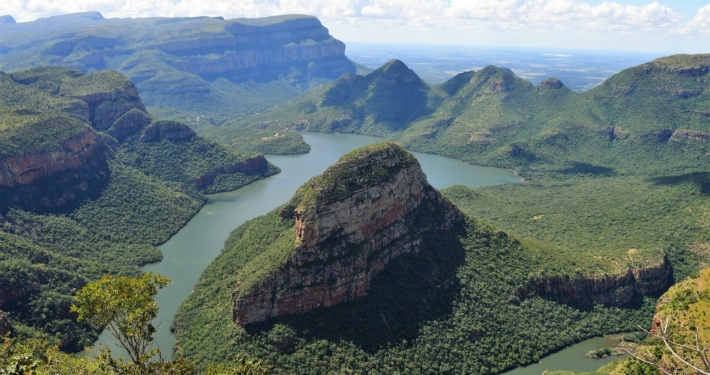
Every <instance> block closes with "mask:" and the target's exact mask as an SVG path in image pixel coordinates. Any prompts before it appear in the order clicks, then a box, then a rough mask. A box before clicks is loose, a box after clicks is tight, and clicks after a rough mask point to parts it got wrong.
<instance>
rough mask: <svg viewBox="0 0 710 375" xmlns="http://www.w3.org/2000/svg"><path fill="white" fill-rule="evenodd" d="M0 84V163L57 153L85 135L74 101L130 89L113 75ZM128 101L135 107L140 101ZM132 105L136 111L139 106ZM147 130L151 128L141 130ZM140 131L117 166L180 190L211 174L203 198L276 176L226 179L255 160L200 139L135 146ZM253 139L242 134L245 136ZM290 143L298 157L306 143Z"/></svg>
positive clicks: (67, 73) (17, 76) (31, 75)
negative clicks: (4, 159) (12, 157)
mask: <svg viewBox="0 0 710 375" xmlns="http://www.w3.org/2000/svg"><path fill="white" fill-rule="evenodd" d="M0 80H2V82H3V84H2V85H0V92H1V93H2V94H3V95H2V97H1V98H0V157H3V156H9V155H16V154H21V153H24V152H28V151H37V150H44V151H51V150H56V149H60V148H61V147H60V145H58V144H57V139H65V138H69V137H71V136H72V135H75V134H77V133H79V132H82V131H86V130H88V129H89V124H86V123H85V121H87V119H86V117H85V116H86V115H85V112H84V110H83V109H84V108H85V107H86V103H84V102H82V101H80V100H77V99H73V98H74V97H83V96H87V95H92V94H93V95H95V94H97V93H111V92H115V91H120V90H125V89H127V88H131V87H132V85H133V84H132V83H131V81H130V80H128V78H127V77H126V76H124V75H122V74H120V73H118V72H116V71H101V72H95V73H90V74H84V73H81V72H79V71H77V70H74V69H69V68H63V67H41V68H34V69H28V70H23V71H19V72H15V73H12V74H10V75H6V74H5V73H0ZM117 100H120V99H114V100H109V101H108V105H111V106H114V107H116V108H118V109H117V110H119V109H120V108H121V106H122V105H123V104H124V103H119V102H117ZM132 100H134V101H138V102H139V101H140V99H139V98H135V99H132ZM134 104H135V103H134ZM137 104H138V107H139V108H140V107H141V106H140V103H137ZM101 105H104V104H103V103H102V104H99V106H101ZM132 111H138V109H136V108H134V109H133V110H132ZM143 115H144V117H145V118H146V121H147V122H150V121H151V120H152V119H151V118H150V115H148V114H145V113H144V114H143ZM82 121H84V122H82ZM120 121H121V119H118V120H117V122H120ZM108 125H110V124H108ZM148 126H150V124H147V125H146V126H145V127H144V129H143V130H145V128H146V127H148ZM101 130H106V129H101ZM141 131H142V130H141V129H138V132H137V133H136V134H133V135H129V136H128V137H127V139H125V140H123V139H121V147H120V148H119V149H118V152H117V156H118V159H119V160H121V161H122V162H124V163H125V164H128V165H131V166H133V167H135V168H136V169H139V170H140V171H141V172H143V173H146V174H149V175H153V176H156V177H159V178H162V179H164V180H168V181H174V182H180V183H184V184H189V183H190V181H192V180H194V179H197V178H200V177H202V176H204V175H207V174H216V175H217V177H216V178H215V182H214V183H212V184H210V185H208V186H204V187H202V188H201V190H202V191H203V192H206V193H215V192H222V191H228V190H234V189H237V188H240V187H242V186H244V185H247V184H249V183H251V182H253V181H255V180H258V179H261V178H264V177H266V176H269V175H272V174H274V173H277V172H278V168H276V167H275V166H270V167H269V169H268V170H265V171H259V172H254V173H250V174H244V173H228V172H227V169H228V168H229V167H230V166H232V165H235V164H238V163H240V162H244V161H246V160H248V159H249V158H251V157H254V156H255V155H254V154H253V153H252V152H244V151H241V150H244V149H245V148H242V147H238V146H237V147H231V148H232V149H228V148H226V147H224V146H221V145H219V144H217V143H215V142H213V141H209V140H206V139H204V138H202V137H195V138H193V139H190V140H187V141H183V142H170V141H161V142H149V143H140V142H138V138H139V136H140V132H141ZM253 133H255V132H249V131H247V132H246V135H247V136H249V135H251V134H253ZM289 139H293V140H294V141H292V143H293V144H295V145H297V146H296V147H295V149H294V151H296V152H298V151H301V152H302V151H303V149H302V147H301V148H299V147H300V146H301V145H305V143H303V141H302V139H301V137H300V136H296V135H293V134H289ZM241 143H242V142H240V144H241ZM306 146H307V145H306ZM287 147H288V146H281V145H276V146H274V147H273V148H274V149H275V151H282V150H283V149H286V148H287ZM277 153H278V152H277Z"/></svg>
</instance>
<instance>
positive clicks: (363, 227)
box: [233, 143, 464, 325]
mask: <svg viewBox="0 0 710 375" xmlns="http://www.w3.org/2000/svg"><path fill="white" fill-rule="evenodd" d="M280 216H281V218H282V220H294V227H295V238H294V239H293V241H294V242H293V250H292V252H291V255H290V256H289V257H288V259H287V260H286V261H285V262H283V263H282V264H280V265H279V266H278V267H275V268H274V269H272V270H270V271H269V272H267V273H266V275H265V276H263V277H261V278H259V281H256V282H252V283H247V282H245V280H248V279H249V277H248V276H249V275H239V276H238V277H237V279H238V284H237V290H236V291H235V292H234V308H233V315H234V321H235V323H237V324H239V325H246V324H249V323H254V322H259V321H263V320H266V319H269V318H272V317H275V316H279V315H286V314H295V313H304V312H307V311H310V310H313V309H316V308H319V307H330V306H333V305H335V304H338V303H341V302H345V301H349V300H353V299H356V298H359V297H362V296H364V295H365V294H366V292H367V289H368V288H369V286H370V283H371V281H372V279H373V277H375V275H376V274H377V273H379V272H380V271H382V270H383V269H384V268H385V267H386V265H387V263H388V262H389V261H390V260H391V259H393V258H395V257H397V256H400V255H402V254H404V253H409V252H417V251H418V248H419V244H420V243H421V238H422V236H426V235H427V233H429V232H432V231H439V230H447V229H449V228H451V227H452V226H454V225H455V224H456V223H459V222H461V221H462V220H463V218H464V216H463V214H462V213H461V212H460V211H459V210H458V209H457V208H456V207H454V206H453V205H452V204H451V203H450V202H449V201H448V200H447V199H446V198H444V197H443V196H442V195H441V194H440V193H439V192H438V191H437V190H436V189H434V188H433V187H431V185H429V184H428V183H427V181H426V175H425V174H424V172H423V171H422V169H421V167H420V166H419V162H417V160H416V159H415V158H414V156H413V155H412V154H411V153H409V152H408V151H406V150H405V149H404V148H402V147H401V146H399V145H397V144H394V143H380V144H376V145H372V146H368V147H364V148H362V149H359V150H356V151H353V152H352V153H350V154H347V155H345V156H343V157H342V158H341V159H340V160H339V161H338V162H337V163H336V164H335V165H333V166H331V167H330V168H328V169H327V170H326V171H325V172H324V173H323V174H322V175H320V176H318V177H315V178H313V179H311V180H310V181H309V182H308V183H306V184H305V185H303V186H302V187H301V188H300V189H299V190H298V192H297V193H296V195H295V196H294V197H293V198H292V199H291V200H290V201H289V203H287V204H286V205H285V206H284V207H283V208H282V209H281V211H280ZM422 217H426V218H427V220H420V219H421V218H422ZM422 223H426V224H422ZM292 233H293V232H292Z"/></svg>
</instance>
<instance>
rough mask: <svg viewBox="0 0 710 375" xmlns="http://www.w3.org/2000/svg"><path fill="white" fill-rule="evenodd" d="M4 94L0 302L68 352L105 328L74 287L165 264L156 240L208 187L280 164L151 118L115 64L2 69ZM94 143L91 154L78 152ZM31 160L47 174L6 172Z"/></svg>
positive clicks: (12, 317) (20, 331) (0, 111)
mask: <svg viewBox="0 0 710 375" xmlns="http://www.w3.org/2000/svg"><path fill="white" fill-rule="evenodd" d="M0 93H1V94H2V95H0V163H2V165H3V168H5V169H6V170H7V171H8V173H9V174H6V175H4V177H3V178H4V179H8V180H3V181H9V182H7V183H3V184H2V185H0V271H1V272H0V275H1V276H0V310H2V311H4V312H7V313H8V317H9V322H10V325H11V327H12V333H13V335H21V336H23V337H39V338H43V339H46V340H49V341H51V342H54V341H55V340H56V341H57V342H58V345H59V348H60V349H61V350H64V351H67V352H72V351H78V350H81V349H82V348H83V347H84V346H87V345H89V344H91V343H92V342H93V341H94V340H95V339H96V336H97V334H98V328H97V327H96V326H92V325H88V324H84V323H80V322H77V320H76V316H75V315H74V314H72V313H70V311H69V307H70V305H71V296H72V295H73V294H74V293H75V292H76V291H77V290H78V289H80V288H81V287H82V286H84V285H85V284H86V283H88V282H92V281H95V280H98V279H100V278H101V277H102V275H123V276H136V275H138V274H139V272H140V271H139V267H141V266H143V265H145V264H148V263H152V262H157V261H160V260H161V259H162V254H161V253H160V250H158V249H157V248H156V246H158V245H160V244H162V243H164V242H165V241H167V240H168V239H169V238H170V237H171V236H172V235H173V234H175V233H176V232H177V231H178V230H179V229H180V228H181V227H182V226H183V225H185V223H186V222H187V221H188V220H189V219H190V218H192V216H193V215H195V214H196V213H197V211H198V210H199V209H200V208H201V207H202V205H203V204H204V202H205V200H206V198H205V197H204V196H203V195H202V193H204V192H207V193H209V192H217V191H226V190H231V189H236V188H238V187H241V186H244V185H246V184H248V183H250V182H252V181H255V180H257V179H260V178H263V177H265V176H268V175H271V174H274V173H278V171H279V170H278V168H277V167H275V166H273V165H271V164H269V163H268V162H266V161H265V160H264V159H263V158H259V157H257V155H254V154H252V153H239V152H236V151H232V150H229V149H227V148H225V147H223V146H220V145H218V144H216V143H214V142H212V141H208V140H205V139H203V138H201V137H198V136H196V134H195V133H194V131H192V130H191V129H189V128H188V127H186V126H185V125H182V124H180V123H175V122H165V121H153V119H152V118H151V116H150V115H148V114H147V113H145V112H144V109H143V104H142V102H141V100H140V98H139V97H138V96H137V93H136V92H135V88H134V86H133V84H132V83H131V82H130V81H129V80H128V79H127V78H126V77H125V76H122V75H121V74H120V73H117V72H113V71H102V72H97V73H91V74H84V73H81V72H79V71H77V70H73V69H67V68H59V67H48V68H36V69H31V70H27V71H20V72H16V73H13V74H11V75H8V74H5V73H2V72H0ZM75 98H80V99H75ZM156 130H157V132H156ZM102 131H107V132H108V133H110V134H112V135H116V137H117V139H114V138H113V137H112V136H109V135H107V134H104V133H102ZM149 132H152V133H151V134H152V138H151V139H150V141H147V142H143V141H141V140H142V139H143V138H144V136H146V133H149ZM151 134H148V135H151ZM80 136H81V137H80ZM82 137H83V138H82ZM146 138H150V137H146ZM119 140H120V142H119ZM83 141H85V142H87V143H89V144H84V143H83ZM94 143H95V144H94ZM90 146H91V147H93V150H95V151H93V154H91V153H87V154H85V155H77V154H80V153H81V152H83V151H85V150H86V148H89V147H90ZM61 153H65V154H68V155H69V156H67V158H66V159H62V156H61ZM56 155H60V156H56ZM16 156H23V157H24V158H25V159H24V160H25V161H24V162H23V161H22V160H23V159H22V158H13V157H16ZM82 158H83V159H82ZM75 159H79V165H70V168H69V169H66V170H65V169H62V168H58V169H56V170H51V168H53V166H54V165H55V164H56V165H58V166H61V165H62V164H64V163H71V162H72V160H75ZM18 160H19V161H18ZM28 160H29V161H30V162H31V163H30V162H28ZM66 160H69V162H67V161H66ZM259 161H260V162H261V163H259ZM36 164H41V165H42V168H49V169H50V170H49V171H46V172H45V171H44V170H43V169H42V168H40V169H38V170H39V172H37V171H35V170H34V169H32V170H31V171H29V172H30V173H40V174H41V173H44V175H42V176H40V177H39V178H38V179H36V180H30V181H29V182H28V183H25V182H19V183H17V182H16V181H11V180H9V179H11V178H12V177H13V176H15V175H17V174H20V173H26V172H28V171H27V168H35V167H34V166H35V165H36ZM28 165H29V167H28ZM23 168H24V169H23ZM18 171H19V172H18ZM52 172H53V173H52ZM198 189H199V190H198ZM0 315H2V316H3V317H4V316H5V315H4V313H0Z"/></svg>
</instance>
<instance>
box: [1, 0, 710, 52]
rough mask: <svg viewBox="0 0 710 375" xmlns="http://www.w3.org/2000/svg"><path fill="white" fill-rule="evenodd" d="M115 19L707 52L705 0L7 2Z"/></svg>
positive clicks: (353, 35) (351, 35)
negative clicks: (315, 21) (295, 17)
mask: <svg viewBox="0 0 710 375" xmlns="http://www.w3.org/2000/svg"><path fill="white" fill-rule="evenodd" d="M85 11H99V12H101V13H102V14H103V15H104V16H105V17H107V18H114V17H121V18H124V17H194V16H223V17H225V18H239V17H265V16H272V15H279V14H293V13H299V14H310V15H314V16H317V17H318V18H319V19H320V20H321V21H322V22H323V24H324V25H325V26H326V27H328V28H329V29H330V31H331V33H332V34H333V35H334V36H335V37H336V38H339V39H341V40H343V41H345V42H359V43H413V44H442V45H481V46H511V47H512V46H516V47H559V48H578V49H605V50H634V51H663V52H668V53H701V52H707V46H708V45H710V2H709V1H707V0H687V1H682V2H679V1H668V0H662V1H653V2H650V1H648V0H616V1H600V0H585V1H580V0H500V1H490V0H249V1H240V2H238V3H234V2H232V1H229V0H202V1H197V0H155V1H146V0H6V1H3V2H2V4H0V15H3V14H7V15H11V16H13V17H14V18H15V19H16V20H17V21H18V22H27V21H33V20H35V19H38V18H43V17H49V16H55V15H61V14H67V13H75V12H85Z"/></svg>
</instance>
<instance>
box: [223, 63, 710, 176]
mask: <svg viewBox="0 0 710 375" xmlns="http://www.w3.org/2000/svg"><path fill="white" fill-rule="evenodd" d="M708 59H709V57H708V55H693V56H671V57H668V58H663V59H658V60H656V61H653V62H651V63H648V64H644V65H641V66H638V67H635V68H631V69H627V70H625V71H623V72H621V73H619V74H617V75H615V76H613V77H611V78H610V79H608V80H607V81H605V82H604V83H603V84H602V85H600V86H598V87H596V88H594V89H592V90H589V91H586V92H583V93H576V92H573V91H571V90H569V89H567V88H566V87H565V86H564V85H563V84H562V83H561V82H559V81H558V80H554V79H551V80H548V81H545V82H543V83H542V84H540V85H539V86H533V85H532V84H530V83H529V82H528V81H526V80H523V79H521V78H519V77H516V76H515V75H514V74H513V73H512V72H511V71H510V70H507V69H505V68H496V67H492V66H490V67H486V68H484V69H481V70H479V71H477V72H465V73H461V74H459V75H457V76H456V77H454V78H452V79H451V80H449V81H448V82H445V83H443V84H441V85H426V84H424V83H423V82H421V80H419V79H418V77H416V75H415V74H414V73H413V72H411V70H409V69H408V68H407V67H406V66H404V64H402V63H401V62H398V61H391V62H389V63H387V64H385V65H384V66H383V67H381V68H380V69H378V70H376V71H375V72H373V73H371V74H369V75H367V76H365V77H358V76H349V75H345V76H343V77H341V78H339V79H338V80H336V81H335V82H333V83H331V84H329V85H326V86H323V87H320V88H318V89H314V90H312V91H310V92H308V93H307V94H305V95H303V96H302V97H299V98H298V99H296V100H294V101H292V102H290V103H288V104H285V105H282V106H279V107H277V108H274V109H272V110H270V111H267V112H264V113H261V114H258V115H255V116H252V117H250V118H248V119H244V120H236V121H233V122H232V123H229V124H227V125H224V127H238V128H244V127H246V128H254V129H256V128H264V127H266V128H267V129H269V130H272V131H284V130H288V129H297V130H304V131H322V132H340V133H358V134H367V135H378V136H385V137H387V138H388V139H391V140H395V141H398V142H400V143H401V144H403V145H404V146H406V147H407V148H408V149H412V150H415V151H422V152H429V153H435V154H439V155H443V156H447V157H451V158H455V159H461V160H464V161H467V162H470V163H474V164H481V165H491V166H498V167H505V168H513V169H516V170H518V171H519V172H520V174H521V175H522V176H523V177H525V178H533V177H535V176H537V175H538V174H545V173H548V172H552V171H554V170H557V169H561V168H565V167H568V166H569V165H570V164H573V163H579V164H577V165H580V166H584V165H591V166H600V167H607V168H612V169H613V171H611V172H612V173H615V174H619V175H627V174H638V173H643V174H649V173H663V172H665V173H668V172H671V171H673V170H675V169H676V168H677V167H681V168H683V169H697V168H698V164H699V163H701V161H704V160H706V155H707V153H708V152H709V151H710V149H709V148H708V142H707V139H708V138H709V136H710V133H708V132H707V128H708V126H710V117H709V116H708V115H707V114H708V113H710V96H709V95H710V92H708V91H707V90H706V87H707V82H708V77H709V76H710V73H709V72H708V69H707V66H710V62H709V61H708ZM693 69H694V70H693ZM224 131H225V132H226V130H224ZM676 171H677V170H676ZM570 172H571V173H574V172H575V171H574V168H573V169H571V170H570ZM590 172H594V171H590ZM677 172H685V171H677Z"/></svg>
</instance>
